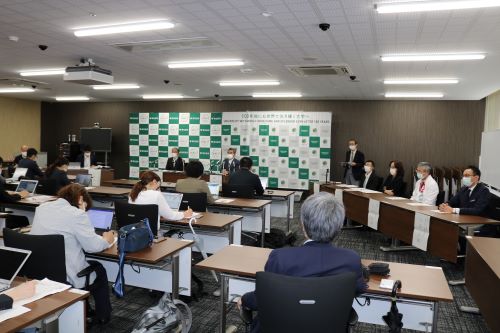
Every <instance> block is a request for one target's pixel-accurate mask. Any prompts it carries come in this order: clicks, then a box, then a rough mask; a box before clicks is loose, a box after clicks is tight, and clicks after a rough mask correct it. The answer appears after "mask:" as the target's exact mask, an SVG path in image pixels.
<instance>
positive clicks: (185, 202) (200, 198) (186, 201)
mask: <svg viewBox="0 0 500 333" xmlns="http://www.w3.org/2000/svg"><path fill="white" fill-rule="evenodd" d="M188 206H189V207H190V208H191V209H192V210H193V211H195V212H206V211H207V194H206V193H182V201H181V205H180V207H179V210H187V209H188Z"/></svg>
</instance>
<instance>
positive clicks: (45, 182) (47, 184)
mask: <svg viewBox="0 0 500 333" xmlns="http://www.w3.org/2000/svg"><path fill="white" fill-rule="evenodd" d="M36 191H37V193H39V194H45V195H56V194H57V181H56V180H55V179H41V180H40V181H39V182H38V187H37V188H36Z"/></svg>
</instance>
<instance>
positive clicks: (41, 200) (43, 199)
mask: <svg viewBox="0 0 500 333" xmlns="http://www.w3.org/2000/svg"><path fill="white" fill-rule="evenodd" d="M54 199H57V198H56V197H54V196H52V195H42V194H40V195H35V196H32V197H27V198H25V199H24V200H26V201H28V202H33V203H44V202H47V201H51V200H54Z"/></svg>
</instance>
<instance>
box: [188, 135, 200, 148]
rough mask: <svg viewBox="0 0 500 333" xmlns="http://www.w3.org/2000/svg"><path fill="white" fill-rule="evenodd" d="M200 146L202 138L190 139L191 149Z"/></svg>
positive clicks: (193, 137) (191, 137)
mask: <svg viewBox="0 0 500 333" xmlns="http://www.w3.org/2000/svg"><path fill="white" fill-rule="evenodd" d="M199 146H200V137H199V136H190V137H189V147H199Z"/></svg>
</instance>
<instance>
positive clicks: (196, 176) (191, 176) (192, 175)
mask: <svg viewBox="0 0 500 333" xmlns="http://www.w3.org/2000/svg"><path fill="white" fill-rule="evenodd" d="M203 171H204V167H203V163H201V162H200V161H190V162H189V163H188V164H187V165H186V167H185V168H184V172H185V173H186V176H187V178H184V179H179V180H177V184H176V185H175V190H176V191H177V192H182V193H206V194H207V202H208V203H210V204H211V203H214V198H213V197H212V193H210V190H209V189H208V184H207V182H206V181H204V180H202V179H200V177H201V175H203Z"/></svg>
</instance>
